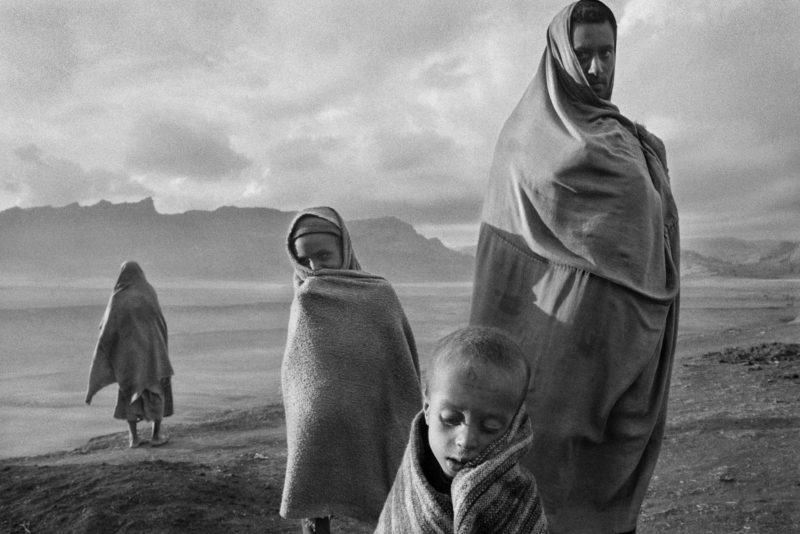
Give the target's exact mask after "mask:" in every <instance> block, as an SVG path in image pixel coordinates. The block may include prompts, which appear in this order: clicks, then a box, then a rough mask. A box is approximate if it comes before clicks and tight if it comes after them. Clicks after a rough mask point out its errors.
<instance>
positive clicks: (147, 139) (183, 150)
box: [126, 117, 252, 180]
mask: <svg viewBox="0 0 800 534" xmlns="http://www.w3.org/2000/svg"><path fill="white" fill-rule="evenodd" d="M133 137H134V139H133V144H132V146H131V149H130V151H129V152H128V156H127V158H126V163H127V165H128V167H129V168H130V169H132V170H133V171H135V172H139V173H153V174H163V175H166V176H185V177H190V178H196V179H211V180H214V179H219V178H223V177H226V176H227V177H229V176H233V175H235V174H236V173H237V172H239V171H241V170H242V169H244V168H246V167H248V166H249V165H250V164H251V163H252V161H251V160H250V159H248V158H247V157H245V156H243V155H242V154H239V153H237V152H236V151H234V150H233V148H232V147H231V142H230V138H229V137H228V136H227V135H226V134H224V133H223V132H222V131H220V129H219V128H217V127H215V126H212V125H210V124H206V123H203V122H202V121H176V120H169V119H161V118H155V117H150V118H146V119H142V120H141V121H139V123H138V124H137V127H136V129H135V130H134V134H133Z"/></svg>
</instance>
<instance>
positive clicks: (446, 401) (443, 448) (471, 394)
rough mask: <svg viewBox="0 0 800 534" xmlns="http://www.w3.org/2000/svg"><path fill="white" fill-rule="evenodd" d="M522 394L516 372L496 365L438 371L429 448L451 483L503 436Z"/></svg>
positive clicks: (428, 403)
mask: <svg viewBox="0 0 800 534" xmlns="http://www.w3.org/2000/svg"><path fill="white" fill-rule="evenodd" d="M520 394H521V391H520V386H519V385H518V381H517V380H514V379H513V377H512V376H511V373H509V372H507V371H505V370H503V369H499V368H497V367H494V366H490V365H485V364H475V365H471V366H469V367H464V366H457V365H453V364H443V365H442V367H441V368H440V369H436V374H435V375H434V376H433V377H432V379H431V381H430V382H429V387H428V391H427V393H426V395H425V402H424V407H423V410H424V413H425V422H426V423H427V424H428V444H429V445H430V448H431V451H432V452H433V455H434V456H435V457H436V461H437V462H438V464H439V466H440V467H441V468H442V471H443V472H444V475H445V477H446V478H447V479H448V480H452V479H453V477H454V476H455V474H456V473H457V472H458V471H460V470H461V469H462V468H463V467H464V464H465V463H467V462H468V461H470V460H472V459H473V458H475V457H476V456H478V455H479V454H480V453H481V452H483V450H484V449H486V447H487V446H488V445H489V444H491V443H492V442H493V441H495V440H496V439H497V438H499V437H500V436H502V435H503V433H504V432H505V431H506V430H507V429H508V427H509V426H510V425H511V421H512V419H513V418H514V415H515V414H516V412H517V408H518V405H519V400H520Z"/></svg>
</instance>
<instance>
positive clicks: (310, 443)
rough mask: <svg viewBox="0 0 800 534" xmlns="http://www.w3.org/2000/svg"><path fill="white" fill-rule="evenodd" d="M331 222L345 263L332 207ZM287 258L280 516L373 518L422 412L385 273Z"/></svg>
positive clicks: (410, 349)
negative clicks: (289, 286)
mask: <svg viewBox="0 0 800 534" xmlns="http://www.w3.org/2000/svg"><path fill="white" fill-rule="evenodd" d="M331 211H332V210H331ZM306 213H307V212H306ZM303 214H304V213H301V214H300V215H298V217H299V216H301V215H303ZM330 218H331V219H332V220H333V221H334V222H336V224H337V225H339V226H340V228H342V230H343V241H346V243H344V248H345V251H346V253H345V254H344V257H345V264H346V265H352V262H353V261H355V257H354V255H353V254H352V250H351V247H350V244H349V236H348V235H347V232H346V229H345V228H344V223H343V222H342V221H341V219H340V218H339V217H338V214H335V212H333V215H331V216H330ZM290 234H291V230H290ZM290 250H291V246H290ZM290 257H292V258H293V256H291V253H290ZM293 261H294V263H295V296H294V300H293V302H292V307H291V314H290V318H289V329H288V334H287V343H286V350H285V354H284V359H283V365H282V370H281V383H282V389H283V402H284V407H285V411H286V433H287V446H288V458H287V465H286V478H285V482H284V488H283V499H282V503H281V508H280V513H281V515H282V516H283V517H285V518H305V517H326V516H330V515H343V516H348V517H353V518H356V519H360V520H363V521H370V522H373V523H374V522H376V521H377V519H378V515H379V514H380V510H381V507H382V506H383V501H384V499H385V498H386V495H387V494H388V492H389V489H390V488H391V484H392V481H393V480H394V476H395V472H396V471H397V467H398V465H399V464H400V459H401V457H402V454H403V448H404V446H405V441H406V438H407V436H408V430H409V428H410V425H411V421H412V419H413V417H414V414H416V413H417V412H418V411H419V410H420V408H421V392H420V388H419V363H418V359H417V351H416V344H415V342H414V338H413V334H412V332H411V329H410V326H409V323H408V320H407V319H406V316H405V314H404V312H403V309H402V307H401V305H400V301H399V300H398V298H397V295H396V294H395V292H394V290H393V289H392V286H391V285H390V284H389V282H387V281H386V280H385V279H383V278H381V277H379V276H375V275H372V274H369V273H366V272H364V271H360V270H352V269H320V270H317V271H311V270H310V269H307V268H305V267H303V266H302V265H300V264H298V263H297V262H296V261H295V260H294V259H293ZM356 265H357V264H356Z"/></svg>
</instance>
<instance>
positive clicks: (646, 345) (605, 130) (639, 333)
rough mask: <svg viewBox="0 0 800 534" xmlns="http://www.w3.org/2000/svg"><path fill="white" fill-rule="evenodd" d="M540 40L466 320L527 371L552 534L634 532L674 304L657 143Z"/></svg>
mask: <svg viewBox="0 0 800 534" xmlns="http://www.w3.org/2000/svg"><path fill="white" fill-rule="evenodd" d="M573 6H574V4H573V5H570V6H568V7H567V8H565V9H564V10H562V11H561V12H560V13H559V14H558V15H557V16H556V17H555V18H554V20H553V21H552V23H551V24H550V26H549V28H548V31H547V46H546V49H545V51H544V54H543V56H542V60H541V62H540V64H539V68H538V70H537V72H536V74H535V76H534V78H533V80H532V81H531V83H530V85H529V87H528V89H527V90H526V92H525V94H524V95H523V97H522V99H521V100H520V102H519V104H518V105H517V107H516V108H515V109H514V111H513V113H512V114H511V116H510V117H509V118H508V120H507V121H506V123H505V125H504V127H503V130H502V131H501V133H500V136H499V139H498V142H497V146H496V149H495V154H494V160H493V163H492V167H491V171H490V177H489V184H488V189H487V193H486V197H485V200H484V208H483V214H482V223H481V230H480V236H479V244H478V250H477V257H476V270H475V278H474V286H473V297H472V310H471V316H470V322H471V323H472V324H481V325H488V326H496V327H499V328H502V329H504V330H506V331H507V332H509V333H510V334H511V335H512V336H513V337H514V338H515V339H516V340H517V341H518V342H519V344H520V345H521V346H522V348H523V351H524V352H525V354H526V356H527V358H528V360H529V362H530V364H531V368H532V371H533V379H532V381H531V387H530V390H529V393H528V397H527V405H528V411H529V413H530V414H531V418H532V421H533V426H534V434H533V436H534V438H533V447H532V450H531V453H530V454H529V456H528V457H526V458H525V459H524V460H523V463H524V464H525V465H528V466H529V467H530V468H531V470H532V471H533V473H534V475H535V476H536V480H537V483H538V485H539V489H540V492H541V496H542V502H543V504H544V509H545V513H546V514H547V518H548V522H549V524H550V529H551V531H553V532H556V533H558V532H599V533H602V532H622V531H627V530H631V529H633V528H634V527H635V526H636V520H637V517H638V514H639V510H640V507H641V503H642V500H643V498H644V494H645V491H646V489H647V486H648V483H649V481H650V478H651V475H652V472H653V469H654V467H655V464H656V460H657V458H658V454H659V449H660V445H661V440H662V437H663V432H664V422H665V418H666V409H667V394H668V390H669V383H670V374H671V368H672V362H673V356H674V351H675V338H676V333H677V327H678V303H679V272H678V265H679V250H680V247H679V232H678V213H677V209H676V206H675V202H674V200H673V198H672V193H671V191H670V182H669V177H668V174H667V167H666V157H665V150H664V145H663V143H662V142H661V141H660V140H659V139H658V138H657V137H655V136H654V135H652V134H650V133H649V132H647V131H646V130H645V129H644V128H643V127H641V126H640V125H637V124H635V123H633V122H632V121H630V120H629V119H627V118H626V117H625V116H623V115H622V114H621V113H620V112H619V110H618V109H617V107H616V106H614V105H613V104H612V103H611V102H610V101H607V100H602V99H600V98H599V97H597V96H596V95H595V93H594V92H593V91H592V89H591V86H589V84H588V83H587V81H586V79H585V77H584V75H583V72H582V71H581V68H580V64H579V62H578V60H577V58H576V57H575V54H574V52H573V50H572V47H571V44H570V37H569V36H570V14H571V11H572V8H573Z"/></svg>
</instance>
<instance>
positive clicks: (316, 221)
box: [286, 206, 361, 278]
mask: <svg viewBox="0 0 800 534" xmlns="http://www.w3.org/2000/svg"><path fill="white" fill-rule="evenodd" d="M313 233H325V234H333V235H336V236H339V237H340V238H341V239H342V267H341V268H342V269H349V270H355V271H360V270H361V265H360V264H359V263H358V260H357V259H356V255H355V253H354V252H353V244H352V242H351V241H350V233H349V232H348V231H347V227H346V226H345V224H344V220H343V219H342V217H341V216H340V215H339V214H338V213H337V212H336V210H335V209H333V208H329V207H327V206H320V207H315V208H307V209H304V210H302V211H300V212H298V214H297V215H296V216H295V218H294V219H293V220H292V223H291V224H290V225H289V233H288V234H287V236H286V246H287V249H288V252H289V258H290V259H291V261H292V265H293V266H294V272H295V275H296V276H300V277H301V278H305V277H306V276H308V275H309V274H310V273H311V272H312V270H311V269H310V268H308V267H306V266H305V265H302V264H301V263H300V262H298V261H297V256H296V254H295V250H294V240H295V239H297V238H298V237H300V236H303V235H307V234H313Z"/></svg>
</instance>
